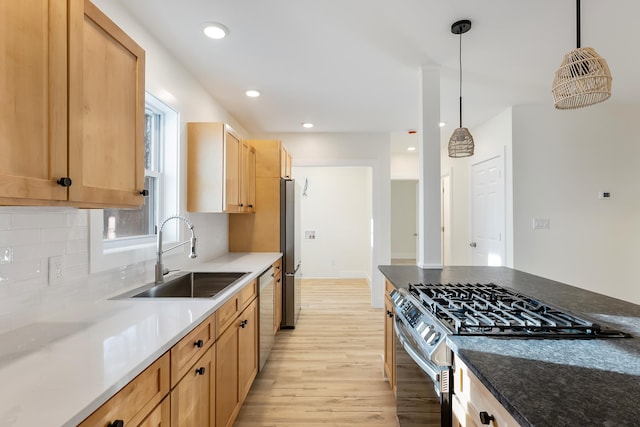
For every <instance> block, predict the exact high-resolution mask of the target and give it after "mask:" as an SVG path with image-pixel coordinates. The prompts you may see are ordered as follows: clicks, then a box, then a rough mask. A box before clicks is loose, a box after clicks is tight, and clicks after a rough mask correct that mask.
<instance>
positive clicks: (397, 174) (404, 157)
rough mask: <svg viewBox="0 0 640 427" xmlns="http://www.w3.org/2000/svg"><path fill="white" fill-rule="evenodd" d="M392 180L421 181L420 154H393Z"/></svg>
mask: <svg viewBox="0 0 640 427" xmlns="http://www.w3.org/2000/svg"><path fill="white" fill-rule="evenodd" d="M391 179H415V180H417V179H420V167H419V160H418V154H417V153H416V152H413V153H391Z"/></svg>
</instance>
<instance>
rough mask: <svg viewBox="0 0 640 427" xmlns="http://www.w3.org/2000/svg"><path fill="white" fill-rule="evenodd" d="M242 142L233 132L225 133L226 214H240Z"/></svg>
mask: <svg viewBox="0 0 640 427" xmlns="http://www.w3.org/2000/svg"><path fill="white" fill-rule="evenodd" d="M240 150H241V142H240V138H239V137H238V136H237V135H236V134H235V133H233V132H229V131H226V132H225V140H224V158H225V160H224V168H225V173H224V175H225V186H224V189H225V192H224V210H225V212H240V210H241V209H240V165H241V151H240Z"/></svg>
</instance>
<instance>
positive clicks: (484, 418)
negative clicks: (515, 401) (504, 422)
mask: <svg viewBox="0 0 640 427" xmlns="http://www.w3.org/2000/svg"><path fill="white" fill-rule="evenodd" d="M495 419H496V418H495V417H494V416H493V415H489V413H488V412H485V411H482V412H480V422H481V423H482V424H484V425H487V426H488V425H489V424H491V421H494V420H495Z"/></svg>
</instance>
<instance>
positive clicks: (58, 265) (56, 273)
mask: <svg viewBox="0 0 640 427" xmlns="http://www.w3.org/2000/svg"><path fill="white" fill-rule="evenodd" d="M63 280H64V263H63V261H62V256H52V257H49V286H51V285H58V284H60V283H62V282H63Z"/></svg>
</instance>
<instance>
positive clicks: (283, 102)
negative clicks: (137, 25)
mask: <svg viewBox="0 0 640 427" xmlns="http://www.w3.org/2000/svg"><path fill="white" fill-rule="evenodd" d="M118 1H120V2H121V3H122V5H123V6H124V7H125V8H126V9H128V10H129V11H130V12H131V13H132V14H133V15H134V16H135V17H136V18H137V19H138V20H139V21H140V22H142V23H143V25H144V26H145V27H147V29H148V30H149V31H150V32H151V33H152V34H154V35H155V36H156V38H157V39H158V40H159V41H160V42H161V43H163V44H164V45H165V46H166V47H167V49H168V50H169V51H171V52H172V54H173V55H174V56H175V57H176V58H177V59H178V60H179V61H180V62H182V63H183V64H184V66H185V67H186V68H187V69H189V70H190V71H191V72H192V73H193V75H194V76H195V77H196V78H197V79H198V80H199V81H200V82H201V83H202V84H203V86H204V87H206V88H207V90H208V91H209V92H210V93H211V95H212V96H213V97H214V98H215V99H217V100H218V101H219V102H220V104H222V106H223V107H224V108H225V109H226V110H227V111H228V112H229V113H230V114H231V115H232V116H234V117H235V118H236V119H237V120H238V122H240V124H242V125H243V126H244V127H245V128H246V129H247V130H248V131H250V132H252V133H285V132H301V131H303V129H302V128H301V127H300V124H301V123H302V122H305V121H310V122H313V123H315V128H314V129H313V130H312V131H313V132H390V133H394V134H395V135H402V134H404V133H406V132H407V130H409V129H413V128H418V127H419V111H420V109H419V108H420V98H419V92H420V67H421V66H439V67H440V69H441V120H443V121H445V122H446V123H447V127H445V128H444V130H443V132H445V133H447V134H449V133H451V131H452V130H453V129H454V128H455V127H457V122H458V71H459V68H458V43H459V39H458V37H459V36H456V35H453V34H451V24H452V23H453V22H454V21H457V20H459V19H470V20H471V21H472V24H473V27H472V28H471V30H470V31H469V32H468V33H466V34H464V35H463V36H462V37H463V39H462V53H463V97H464V118H463V121H464V125H465V126H467V127H469V128H471V130H472V131H473V129H472V128H473V126H477V125H478V124H480V123H482V122H484V121H486V120H487V119H489V118H491V117H493V116H494V115H496V114H497V113H499V112H501V111H503V110H504V109H505V108H507V107H508V106H510V105H519V104H531V103H546V104H549V105H551V104H552V97H551V84H552V81H553V77H554V73H555V70H556V69H557V67H558V66H559V65H560V62H561V61H562V57H563V55H564V54H565V53H566V52H568V51H570V50H571V49H573V48H575V47H576V11H575V8H576V3H575V1H574V0H482V1H479V0H393V1H389V0H118ZM639 16H640V2H639V1H638V0H612V1H607V2H605V1H596V0H583V1H582V31H581V32H582V46H591V47H593V48H594V49H595V50H596V51H597V52H598V53H599V54H600V55H602V56H603V57H604V58H605V59H606V60H607V62H608V64H609V67H610V68H611V71H612V74H613V96H612V99H611V100H609V101H607V102H616V103H638V102H639V101H640V84H638V82H637V76H638V74H639V70H640V54H639V53H638V47H637V45H636V44H635V43H633V42H637V41H638V39H639V37H638V33H637V28H636V25H637V23H638V17H639ZM206 21H218V22H221V23H223V24H225V25H226V26H227V27H229V29H230V30H231V33H230V35H229V36H228V37H227V38H226V39H223V40H211V39H208V38H206V37H205V36H204V35H203V34H202V28H203V24H204V23H205V22H206ZM246 89H258V90H260V91H261V92H262V96H261V97H260V98H256V99H250V98H247V97H246V96H245V95H244V92H245V90H246ZM558 114H562V112H558Z"/></svg>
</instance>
